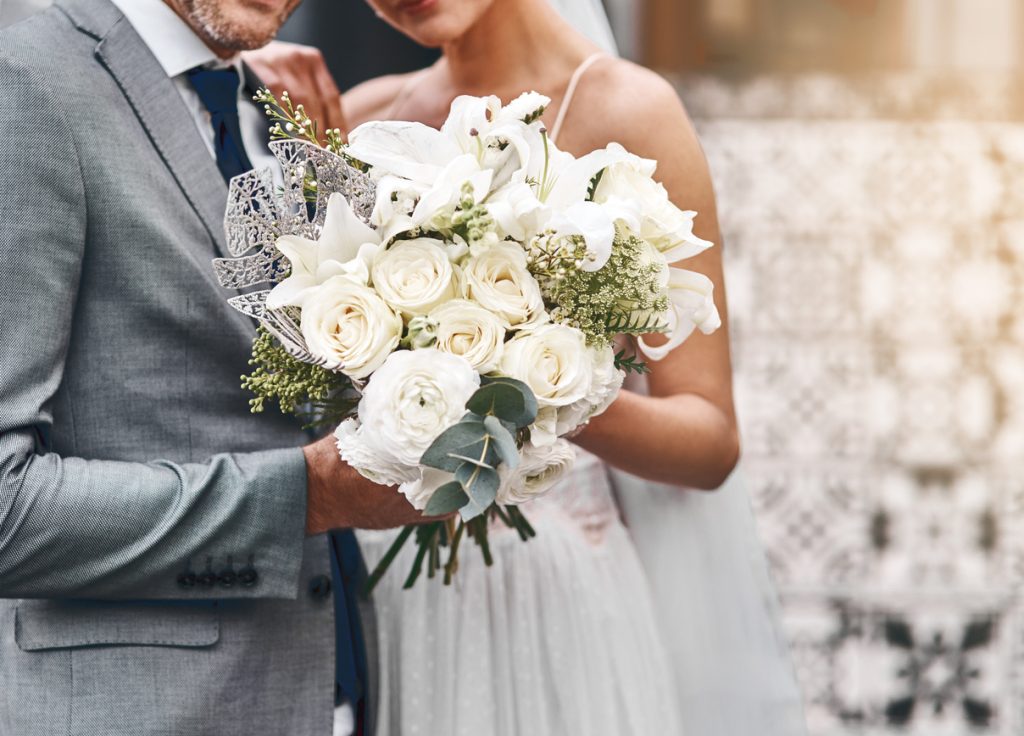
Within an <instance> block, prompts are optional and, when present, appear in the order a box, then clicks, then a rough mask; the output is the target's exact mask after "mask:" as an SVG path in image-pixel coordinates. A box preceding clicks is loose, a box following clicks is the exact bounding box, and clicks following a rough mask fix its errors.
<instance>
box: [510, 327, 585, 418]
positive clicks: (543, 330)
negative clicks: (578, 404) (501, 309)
mask: <svg viewBox="0 0 1024 736" xmlns="http://www.w3.org/2000/svg"><path fill="white" fill-rule="evenodd" d="M593 370H594V368H593V358H592V356H591V353H590V350H589V349H588V348H587V343H586V338H585V336H584V335H583V333H582V332H580V331H579V330H577V329H576V328H575V327H569V326H567V325H561V324H548V325H542V326H540V327H537V328H536V329H532V330H529V331H525V332H521V333H519V334H517V335H516V336H515V337H514V338H512V339H511V340H509V342H508V343H507V344H506V345H505V355H504V357H503V358H502V361H501V372H502V373H503V374H505V375H508V376H511V377H512V378H516V379H518V380H520V381H523V382H524V383H525V384H526V385H527V386H529V387H530V389H531V390H532V391H533V393H534V395H535V396H536V397H537V403H538V404H539V405H540V406H542V407H543V406H568V405H569V404H572V403H573V402H575V401H579V400H581V399H583V398H584V397H586V396H587V394H589V393H590V388H591V380H592V374H593Z"/></svg>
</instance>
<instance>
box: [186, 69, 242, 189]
mask: <svg viewBox="0 0 1024 736" xmlns="http://www.w3.org/2000/svg"><path fill="white" fill-rule="evenodd" d="M188 79H189V81H190V82H191V83H192V86H193V87H194V88H195V90H196V92H197V93H198V95H199V99H200V100H202V103H203V105H204V106H205V107H206V109H207V110H208V111H209V113H210V125H211V126H212V127H213V150H214V152H215V153H216V154H217V168H218V169H220V173H221V176H223V177H224V181H230V180H231V177H233V176H238V175H239V174H244V173H245V172H246V171H248V170H249V169H251V168H252V164H251V163H250V162H249V157H248V156H246V155H245V145H244V144H243V143H242V126H241V125H240V123H239V121H238V88H239V85H240V81H239V76H238V71H237V70H236V69H235V68H234V67H228V68H227V69H204V68H203V67H201V66H199V67H196V68H194V69H189V70H188Z"/></svg>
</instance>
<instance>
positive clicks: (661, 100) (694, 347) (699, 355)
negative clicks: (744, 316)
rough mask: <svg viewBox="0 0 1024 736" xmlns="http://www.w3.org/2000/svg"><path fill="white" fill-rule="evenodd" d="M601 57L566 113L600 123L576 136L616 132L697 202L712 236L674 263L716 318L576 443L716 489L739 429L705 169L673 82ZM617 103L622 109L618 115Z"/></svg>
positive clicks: (650, 471) (640, 469) (644, 470)
mask: <svg viewBox="0 0 1024 736" xmlns="http://www.w3.org/2000/svg"><path fill="white" fill-rule="evenodd" d="M607 66H608V67H609V68H608V69H606V70H605V71H604V74H603V76H605V77H610V78H606V79H604V80H597V79H595V80H594V83H593V84H588V85H587V89H588V90H590V93H589V94H588V96H587V97H586V98H584V97H582V95H581V96H580V97H578V98H577V99H578V102H577V103H576V104H578V105H579V109H576V110H574V112H573V115H572V118H573V120H574V121H580V123H579V124H581V125H585V124H586V123H585V122H584V121H588V120H590V121H593V120H600V121H602V122H601V123H600V124H599V125H600V127H597V125H595V126H593V127H592V129H591V130H589V131H587V130H586V129H584V131H583V132H582V135H576V134H575V131H574V135H573V139H574V143H575V142H577V141H578V142H579V143H581V147H587V148H590V149H593V148H596V147H599V146H603V145H605V144H606V143H607V142H609V141H611V140H617V141H618V142H620V143H622V145H624V146H625V147H626V148H627V149H628V150H630V151H632V152H633V153H636V154H638V155H640V156H643V157H645V158H652V159H655V160H656V161H657V162H658V171H657V175H656V178H658V179H659V180H660V181H661V182H662V183H663V184H664V185H665V187H666V188H667V189H668V191H669V194H670V196H671V198H672V200H673V202H675V203H676V204H677V205H678V206H679V207H681V208H682V209H684V210H696V211H697V213H698V215H697V219H696V223H695V228H694V230H695V232H696V234H697V235H699V236H700V237H702V238H705V239H707V240H710V241H712V242H714V243H715V247H713V248H711V249H709V250H707V251H705V252H704V253H702V254H701V255H699V256H697V257H695V258H691V259H688V260H686V261H683V262H681V263H679V264H676V265H678V266H680V267H681V268H686V269H689V270H693V271H699V272H700V273H703V274H705V275H706V276H708V277H709V278H710V279H711V280H712V281H713V282H714V285H715V303H716V304H717V306H718V309H719V312H720V313H721V315H722V327H721V329H719V330H718V331H717V332H715V333H714V334H712V335H703V334H701V333H700V332H697V331H695V332H694V334H693V335H692V336H691V337H690V338H689V339H688V340H687V341H686V342H685V343H684V344H683V345H681V346H680V347H678V348H676V349H675V350H673V351H672V352H671V353H670V354H669V355H668V356H667V357H665V358H664V359H662V360H661V361H658V362H654V361H648V365H649V367H650V368H651V374H650V375H649V376H648V379H649V390H650V395H649V396H643V395H640V394H637V393H633V392H629V391H623V392H622V394H621V396H620V397H619V398H618V399H617V400H616V401H615V403H614V404H613V405H612V406H611V407H610V408H609V409H608V411H607V412H605V413H604V414H603V415H601V416H599V417H596V418H595V419H594V420H593V421H591V423H590V424H589V425H588V426H587V428H586V429H585V430H584V431H583V432H582V433H581V434H580V435H579V436H578V437H577V438H576V442H577V443H578V444H579V445H580V446H582V447H584V448H586V449H587V450H589V451H591V452H593V453H595V454H597V455H599V456H600V457H602V458H603V459H604V460H605V461H606V462H608V463H610V464H612V465H614V466H616V467H619V468H621V469H623V470H626V471H628V472H631V473H634V474H636V475H639V476H642V477H645V478H647V479H649V480H655V481H661V482H670V483H673V484H677V485H683V486H688V487H693V488H700V489H708V490H711V489H715V488H717V487H718V486H720V485H721V484H722V482H723V481H724V480H725V479H726V477H728V475H729V473H730V472H731V471H732V469H733V467H735V465H736V462H737V460H738V458H739V435H738V431H737V427H736V415H735V410H734V407H733V397H732V368H731V363H730V358H729V332H728V320H727V314H726V304H725V284H724V279H723V276H722V237H721V233H720V231H719V227H718V215H717V212H716V208H715V195H714V190H713V188H712V185H711V177H710V174H709V172H708V167H707V162H706V160H705V158H704V153H703V151H702V150H701V147H700V143H699V141H698V140H697V135H696V133H695V131H694V129H693V126H692V124H691V123H690V120H689V118H688V117H687V115H686V112H685V110H684V109H683V106H682V104H681V103H680V101H679V98H678V97H677V95H676V93H675V91H674V90H673V89H672V88H671V86H670V85H669V84H668V83H667V82H665V81H664V80H662V79H661V78H660V77H658V76H657V75H655V74H653V73H652V72H650V71H648V70H646V69H641V68H639V67H636V66H633V65H631V64H627V63H625V62H618V63H616V64H609V65H607ZM602 81H603V82H604V83H603V84H602V83H601V82H602ZM617 90H620V91H621V93H622V96H623V102H626V101H628V102H629V103H631V104H621V105H619V104H614V101H613V100H612V101H611V102H612V104H609V103H610V100H609V97H610V96H613V95H616V94H617V92H616V91H617ZM594 104H600V108H597V109H595V113H596V112H597V110H598V109H599V110H600V111H601V115H598V114H594V115H590V114H587V112H588V111H587V110H586V109H585V108H586V107H588V106H590V105H594ZM615 110H620V111H623V112H620V113H619V114H618V115H617V116H616V115H615V113H614V112H612V111H615ZM609 113H611V114H612V115H613V119H611V120H609V119H608V117H607V116H608V114H609ZM602 116H604V117H603V118H602ZM615 117H618V118H619V119H618V120H616V119H614V118H615ZM573 147H574V148H575V147H576V146H575V145H574V146H573ZM650 342H652V343H653V342H654V340H653V339H652V340H651V341H650Z"/></svg>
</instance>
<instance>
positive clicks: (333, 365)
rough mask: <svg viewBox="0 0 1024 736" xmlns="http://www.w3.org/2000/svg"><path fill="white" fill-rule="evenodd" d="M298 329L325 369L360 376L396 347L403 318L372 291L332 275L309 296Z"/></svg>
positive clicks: (374, 367) (342, 277)
mask: <svg viewBox="0 0 1024 736" xmlns="http://www.w3.org/2000/svg"><path fill="white" fill-rule="evenodd" d="M300 328H301V330H302V336H303V338H305V340H306V346H307V347H308V348H309V352H310V353H312V354H313V355H315V356H316V357H318V358H320V359H321V360H323V361H324V365H325V367H326V368H328V369H329V370H340V371H342V372H343V373H344V374H345V375H347V376H350V377H351V378H356V379H359V378H365V377H367V376H368V375H370V374H371V373H373V371H375V370H376V369H377V368H378V367H379V366H380V365H381V364H382V363H383V362H384V360H385V359H386V358H387V357H388V355H390V354H391V352H392V351H393V350H394V349H395V348H396V347H398V341H399V340H400V339H401V336H402V318H401V317H400V316H399V315H398V313H397V312H395V311H394V310H393V309H392V308H391V307H389V306H388V305H387V303H386V302H385V301H384V300H383V299H381V298H380V296H378V295H377V292H375V291H374V290H373V289H371V288H369V287H368V286H364V285H363V284H360V283H357V282H355V281H353V280H351V279H349V278H347V277H345V276H334V277H332V278H330V279H328V280H327V281H325V282H324V283H323V284H321V285H320V286H318V287H316V288H315V290H314V291H312V292H311V293H310V294H309V296H307V298H306V301H305V307H304V308H303V310H302V317H301V321H300Z"/></svg>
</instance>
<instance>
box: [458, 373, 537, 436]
mask: <svg viewBox="0 0 1024 736" xmlns="http://www.w3.org/2000/svg"><path fill="white" fill-rule="evenodd" d="M466 408H467V409H469V410H470V411H471V412H474V413H476V414H479V415H480V416H485V415H488V414H491V415H493V416H495V417H497V418H498V419H503V420H505V421H506V422H509V423H511V424H513V425H515V426H516V427H527V426H529V425H530V424H533V421H534V420H535V419H536V418H537V411H538V407H537V398H536V397H535V396H534V395H533V392H532V391H531V390H530V387H529V386H527V385H526V384H525V383H522V382H521V381H517V380H515V379H513V378H505V377H500V378H489V379H488V378H485V379H484V380H483V386H481V387H480V388H479V389H478V390H477V392H476V393H475V394H473V396H472V397H470V399H469V401H468V402H466Z"/></svg>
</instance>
